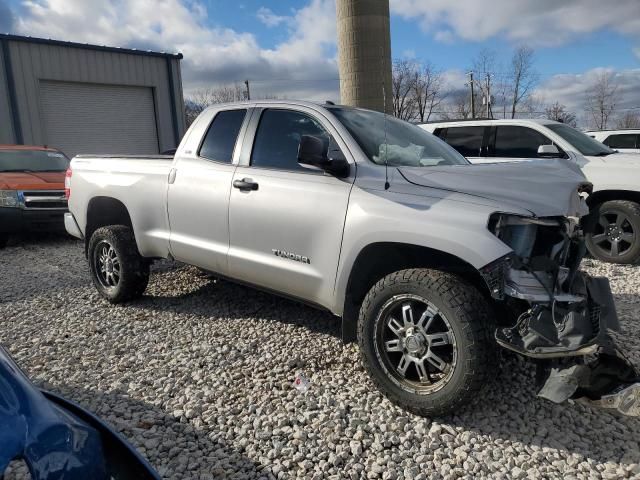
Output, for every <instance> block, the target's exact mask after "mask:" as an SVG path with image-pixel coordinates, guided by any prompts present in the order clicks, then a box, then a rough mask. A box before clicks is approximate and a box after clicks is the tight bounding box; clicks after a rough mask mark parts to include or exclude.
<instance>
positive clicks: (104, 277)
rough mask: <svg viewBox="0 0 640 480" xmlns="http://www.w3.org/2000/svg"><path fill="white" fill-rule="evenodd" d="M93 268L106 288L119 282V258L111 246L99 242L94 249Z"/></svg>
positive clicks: (107, 243)
mask: <svg viewBox="0 0 640 480" xmlns="http://www.w3.org/2000/svg"><path fill="white" fill-rule="evenodd" d="M95 252H96V253H95V260H94V261H95V269H96V275H97V277H98V280H99V281H100V283H101V284H102V286H104V287H106V288H115V287H117V286H118V284H119V283H120V275H121V271H120V259H119V258H118V254H117V253H116V251H115V249H114V248H113V246H112V245H111V244H110V243H109V242H106V241H102V242H100V243H99V244H98V245H97V246H96V249H95Z"/></svg>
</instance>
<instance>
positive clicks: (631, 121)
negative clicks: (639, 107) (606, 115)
mask: <svg viewBox="0 0 640 480" xmlns="http://www.w3.org/2000/svg"><path fill="white" fill-rule="evenodd" d="M616 128H640V114H639V113H638V112H632V111H627V112H625V113H624V114H623V115H622V116H621V117H620V118H618V121H617V123H616Z"/></svg>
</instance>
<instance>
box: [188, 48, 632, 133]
mask: <svg viewBox="0 0 640 480" xmlns="http://www.w3.org/2000/svg"><path fill="white" fill-rule="evenodd" d="M467 77H468V78H467V82H466V83H465V84H464V85H458V86H456V85H451V83H450V82H448V81H447V78H446V75H445V73H444V72H443V71H442V70H440V69H438V68H437V67H436V66H435V65H433V64H432V63H431V62H421V61H417V60H413V59H398V60H395V61H394V62H393V67H392V82H391V85H390V86H389V87H386V86H385V87H383V88H384V91H381V94H383V95H385V96H386V98H387V99H389V98H390V100H391V102H392V113H393V115H394V116H396V117H398V118H400V119H403V120H407V121H410V122H415V123H424V122H428V121H430V120H453V119H469V118H549V119H551V120H556V121H560V122H564V123H567V124H569V125H571V126H577V125H578V123H582V124H583V126H588V127H590V128H593V129H597V130H603V129H606V128H614V127H615V128H640V109H639V110H624V109H621V108H620V92H619V86H618V84H617V82H616V79H615V76H614V75H613V74H612V73H610V72H601V73H599V74H597V75H595V76H594V78H593V80H592V81H591V83H590V84H589V85H588V86H587V88H586V90H585V92H584V97H585V101H584V105H583V111H582V112H573V111H570V110H569V109H568V108H567V106H566V105H563V104H562V103H560V102H559V101H557V100H555V99H544V98H541V97H540V95H539V94H538V93H537V92H536V87H538V85H539V82H540V76H539V74H538V73H537V71H536V69H535V52H534V50H533V49H531V48H530V47H528V46H520V47H517V48H515V49H514V50H513V52H512V54H511V57H510V58H509V60H508V61H507V62H505V63H501V62H499V61H498V56H497V54H496V52H495V51H494V50H490V49H485V50H482V51H480V52H479V53H478V55H477V56H476V57H475V58H474V59H473V60H472V61H471V64H470V66H469V69H468V73H467ZM247 96H248V91H247V90H246V89H245V86H244V85H243V84H241V83H234V84H231V85H223V86H217V87H210V88H203V89H199V90H196V91H193V92H191V93H190V94H189V95H187V96H186V97H185V116H186V120H187V125H190V124H191V122H193V120H195V118H196V117H197V116H198V115H199V114H200V112H202V110H204V109H205V108H206V107H208V106H209V105H213V104H217V103H227V102H235V101H242V100H246V99H247ZM261 98H277V96H276V95H263V96H262V97H261ZM579 114H580V115H581V117H580V118H579ZM579 120H582V121H581V122H580V121H579Z"/></svg>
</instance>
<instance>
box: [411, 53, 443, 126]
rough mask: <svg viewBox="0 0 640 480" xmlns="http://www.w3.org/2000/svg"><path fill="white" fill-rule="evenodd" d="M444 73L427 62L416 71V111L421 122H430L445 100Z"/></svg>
mask: <svg viewBox="0 0 640 480" xmlns="http://www.w3.org/2000/svg"><path fill="white" fill-rule="evenodd" d="M443 83H444V81H443V78H442V73H441V72H440V71H438V70H436V69H435V68H434V66H433V65H432V64H431V63H429V62H427V63H425V64H424V65H422V66H420V67H418V68H416V69H415V71H414V79H413V82H412V87H413V92H412V93H413V99H414V101H415V110H416V113H417V118H418V120H419V121H420V122H428V121H429V118H431V115H432V114H433V112H434V110H435V109H436V108H437V107H439V106H440V104H441V103H442V101H443V99H444V98H445V96H446V95H445V93H444V85H443Z"/></svg>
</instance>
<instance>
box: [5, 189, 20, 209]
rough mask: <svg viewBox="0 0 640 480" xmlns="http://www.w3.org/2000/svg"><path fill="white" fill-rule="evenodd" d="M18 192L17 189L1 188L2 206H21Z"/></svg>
mask: <svg viewBox="0 0 640 480" xmlns="http://www.w3.org/2000/svg"><path fill="white" fill-rule="evenodd" d="M19 206H20V201H19V199H18V192H17V191H16V190H0V207H19Z"/></svg>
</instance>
